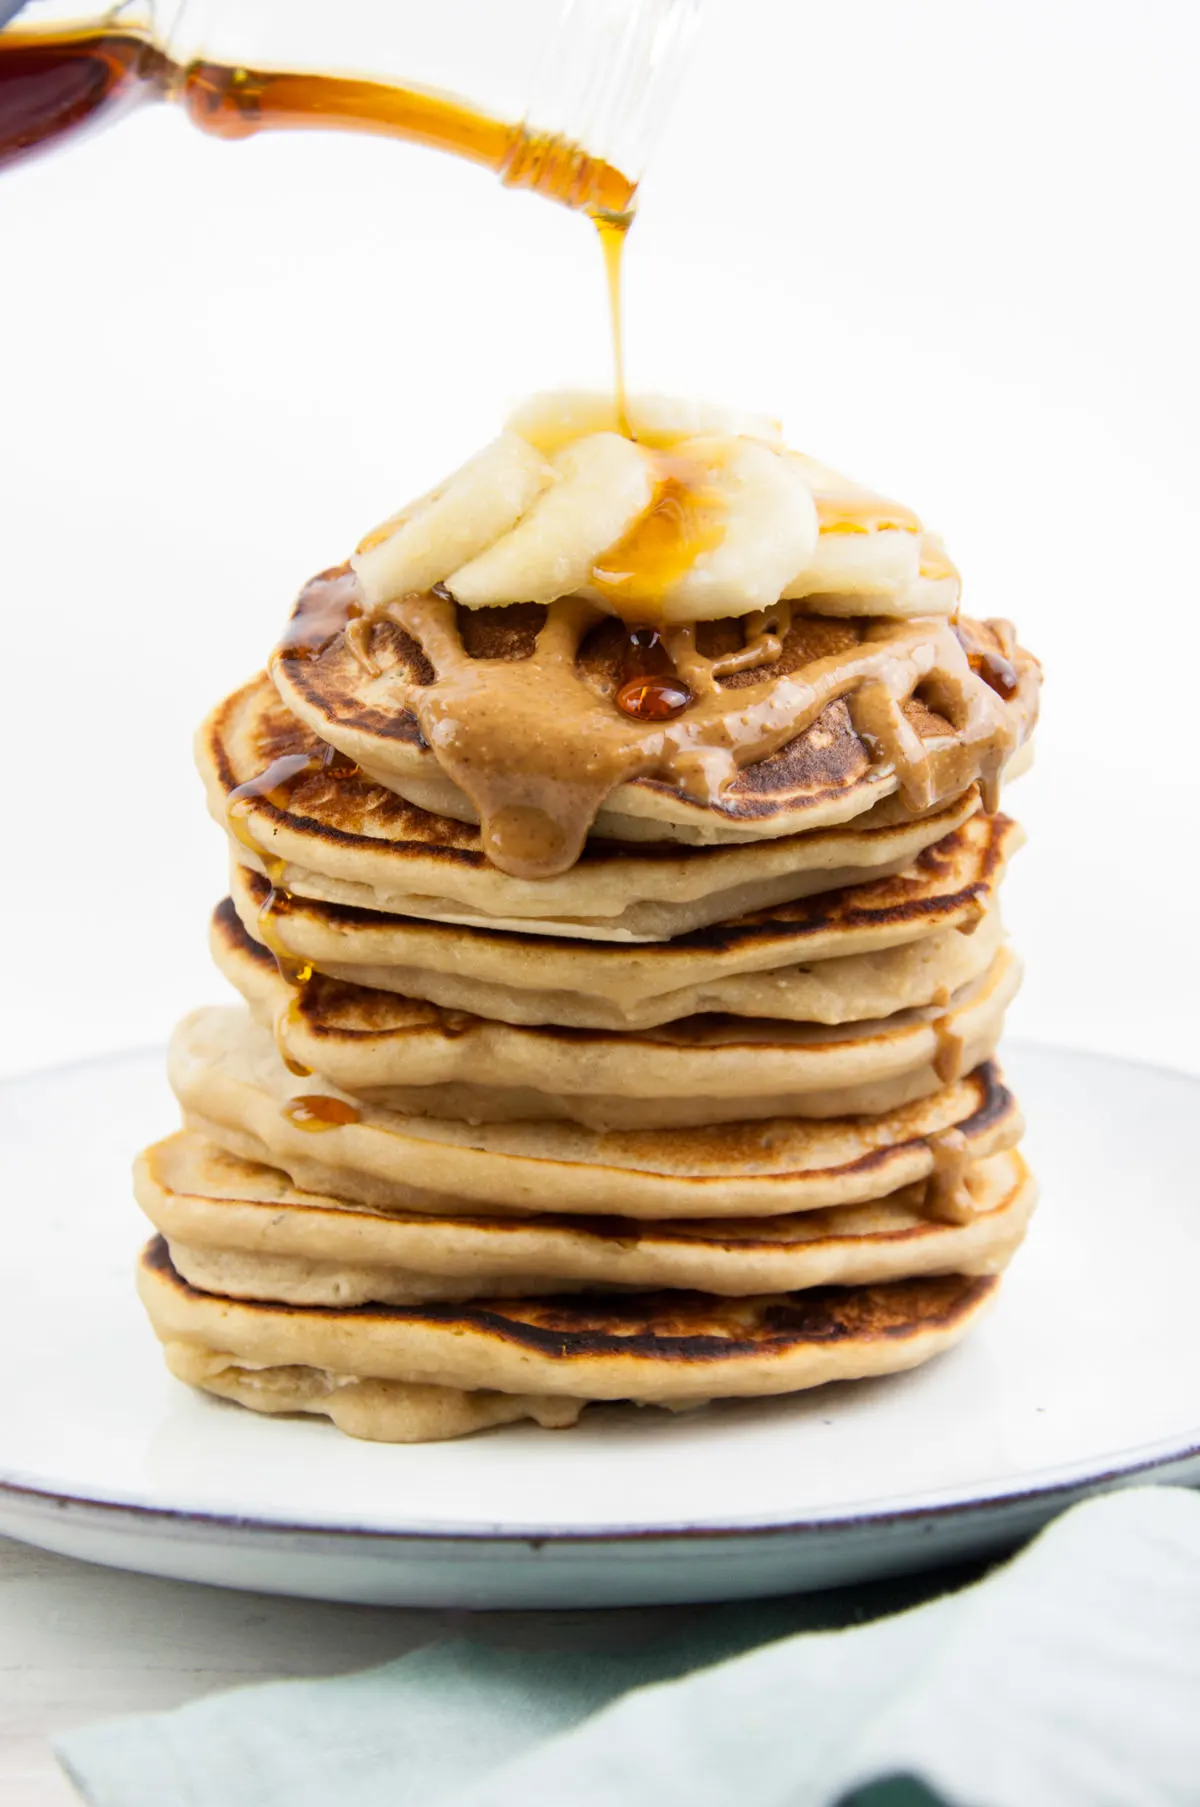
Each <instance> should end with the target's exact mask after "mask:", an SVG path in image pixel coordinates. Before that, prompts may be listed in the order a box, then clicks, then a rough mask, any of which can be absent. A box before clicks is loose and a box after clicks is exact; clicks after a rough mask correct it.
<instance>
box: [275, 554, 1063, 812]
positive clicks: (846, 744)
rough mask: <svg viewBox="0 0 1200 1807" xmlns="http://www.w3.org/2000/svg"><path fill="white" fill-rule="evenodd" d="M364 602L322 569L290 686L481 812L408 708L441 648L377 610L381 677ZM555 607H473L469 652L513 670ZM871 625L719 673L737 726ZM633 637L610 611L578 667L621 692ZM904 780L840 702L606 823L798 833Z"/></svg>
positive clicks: (935, 720)
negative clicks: (728, 770) (771, 745)
mask: <svg viewBox="0 0 1200 1807" xmlns="http://www.w3.org/2000/svg"><path fill="white" fill-rule="evenodd" d="M356 598H357V588H356V584H355V580H354V577H353V575H352V574H351V573H350V572H349V571H348V570H347V569H345V568H339V569H337V570H333V571H328V572H323V573H322V574H321V575H320V576H319V577H316V578H314V579H313V580H312V582H311V583H309V584H308V585H307V586H306V587H305V589H304V590H303V591H302V592H301V594H300V597H299V599H298V601H297V603H296V607H295V610H294V612H293V616H292V620H291V623H290V625H289V628H288V632H287V634H286V635H285V638H284V641H283V643H282V645H281V647H280V648H279V651H278V652H277V653H276V655H275V657H274V658H273V660H272V666H271V671H272V676H273V678H274V680H275V683H276V685H277V687H278V689H279V693H280V695H281V697H282V698H283V700H284V702H285V703H286V704H287V706H288V708H289V709H290V710H291V711H292V712H293V713H294V714H295V715H296V716H297V717H298V718H299V719H300V720H301V721H303V722H305V723H306V724H307V725H308V726H309V727H310V728H311V729H312V730H313V731H314V733H316V734H318V735H319V736H320V737H321V738H322V739H323V740H325V741H327V742H328V743H329V744H330V745H331V746H335V747H337V748H338V749H339V750H340V751H342V752H343V753H345V754H346V756H347V757H348V758H349V759H352V760H353V761H354V762H355V763H356V764H357V765H359V766H361V767H362V769H363V771H364V772H366V773H368V774H369V775H370V776H372V777H373V778H375V779H377V780H378V781H379V782H380V783H381V784H384V785H386V786H388V787H389V788H390V789H392V790H394V791H396V792H397V793H398V794H399V795H401V796H404V797H406V798H407V799H409V800H410V801H411V802H414V803H416V804H419V805H420V806H421V807H422V808H424V809H428V810H431V811H433V812H435V813H436V814H438V815H441V816H450V817H454V818H455V819H456V820H459V821H464V822H473V821H475V820H477V813H476V811H475V809H474V806H473V805H472V803H471V802H470V800H469V799H468V797H467V796H466V794H465V792H464V791H463V790H462V789H460V788H459V786H458V785H457V784H456V783H454V782H453V781H452V780H451V779H450V778H449V777H448V776H447V775H446V773H445V772H444V771H443V770H442V768H441V767H440V765H439V764H438V761H437V759H436V757H435V756H434V754H433V753H432V752H431V750H430V748H429V747H428V745H427V744H426V742H425V740H424V738H423V736H422V733H421V730H420V728H419V726H418V723H417V719H416V716H415V714H414V713H413V711H412V709H411V708H409V707H408V706H407V704H406V698H407V696H408V695H409V693H410V692H411V691H412V690H413V688H414V687H417V688H419V687H422V686H425V685H428V684H429V683H430V682H431V681H432V679H433V677H434V675H435V674H434V671H433V668H432V667H431V665H430V663H429V660H428V658H427V657H426V655H425V653H424V652H423V651H422V649H421V647H420V646H419V645H418V644H417V642H416V641H415V640H414V639H413V638H412V637H411V636H410V635H409V634H408V633H406V632H405V631H404V630H403V629H402V628H401V627H399V626H398V625H396V624H395V623H394V622H392V621H388V620H378V621H375V622H373V623H372V624H371V626H370V628H369V630H368V632H367V634H366V636H365V642H366V644H365V651H366V653H367V656H368V658H369V659H370V661H371V662H372V664H373V665H374V666H375V667H376V668H377V671H376V672H375V673H374V674H372V672H371V671H369V670H368V669H367V668H366V667H365V666H364V664H363V663H362V662H361V660H360V658H359V656H358V654H357V653H356V651H355V650H354V647H353V646H352V645H351V644H348V643H347V636H346V634H345V631H344V629H345V626H346V623H347V622H348V621H350V620H352V619H354V617H355V616H356V615H357V613H358V601H357V600H356ZM545 615H546V612H545V610H544V609H543V608H540V607H538V606H535V605H533V604H518V605H515V606H513V607H509V608H502V609H486V608H484V609H459V610H458V611H457V622H458V632H459V636H460V638H461V641H462V645H463V647H464V649H465V651H466V653H467V654H468V655H469V657H470V658H471V659H473V660H482V661H495V662H496V663H497V664H503V665H509V664H512V663H513V662H517V661H525V660H527V659H529V657H530V655H531V653H532V652H533V650H534V647H535V645H536V643H537V639H538V635H539V633H540V632H541V629H542V626H543V624H544V621H545ZM868 631H869V624H868V623H867V622H865V621H856V620H832V619H829V618H825V617H820V616H807V615H802V614H797V615H796V616H795V617H794V619H793V620H792V621H791V623H790V626H789V627H788V629H787V633H786V636H785V637H784V639H783V642H782V649H781V652H780V655H779V657H778V659H777V660H776V661H775V662H774V663H772V664H769V665H764V666H761V667H758V668H757V669H754V670H745V671H739V672H734V673H731V674H730V675H728V676H726V677H723V678H722V679H721V680H720V681H719V688H720V692H721V694H722V696H723V697H727V698H728V712H729V719H730V723H731V725H732V724H733V723H734V721H735V720H736V718H737V717H738V715H739V712H740V711H741V710H742V708H743V707H744V704H745V701H746V693H747V690H748V688H749V687H750V686H753V687H755V689H756V690H757V689H758V688H759V687H761V686H763V685H764V684H766V685H770V684H771V683H772V682H775V681H778V682H779V683H780V685H781V686H782V684H783V683H784V681H788V682H789V684H790V683H791V682H792V681H793V680H794V679H795V677H796V676H797V675H799V676H800V677H803V675H804V673H805V671H806V669H807V668H809V667H815V666H816V664H817V662H818V661H821V660H827V659H829V658H831V657H834V656H838V655H840V654H842V653H843V652H845V653H850V652H852V651H853V650H854V649H855V648H856V647H857V646H859V645H860V643H861V642H862V641H863V640H864V637H865V635H866V634H867V633H868ZM958 631H959V634H960V637H961V639H962V641H963V644H964V647H965V649H966V651H967V653H968V656H969V657H971V659H972V661H973V663H974V662H975V661H980V660H982V661H987V660H990V659H993V658H995V657H1002V656H1003V653H1004V641H1003V640H1002V638H1001V636H1000V635H999V634H998V633H997V632H996V630H995V629H994V628H993V627H992V626H991V625H990V624H988V623H985V622H974V621H967V620H965V619H964V620H962V621H961V622H960V623H959V627H958ZM742 637H743V627H742V624H741V623H740V622H737V621H732V620H729V621H717V622H708V623H704V624H702V625H701V627H700V629H699V632H698V637H697V647H698V650H699V651H700V652H701V653H703V654H705V655H706V656H708V657H718V656H720V655H722V654H725V653H728V652H732V651H734V650H736V649H738V648H740V647H741V645H742ZM627 644H628V635H627V630H626V629H625V628H624V626H623V624H622V623H620V622H617V621H614V620H611V619H607V620H605V621H603V622H602V623H601V624H600V625H599V626H597V627H596V628H595V629H594V630H593V631H592V632H591V633H590V634H588V635H587V637H586V638H585V640H584V641H583V644H582V646H581V648H580V651H579V656H578V661H577V669H578V671H579V672H580V673H581V674H583V675H584V676H585V678H586V680H587V682H588V685H589V686H590V687H591V689H593V690H594V691H595V693H596V695H597V696H598V697H601V698H611V697H613V695H614V694H615V692H616V690H617V689H618V688H619V686H620V684H621V682H622V680H623V677H624V676H625V675H626V674H625V671H624V664H623V661H624V660H625V657H626V648H627ZM1013 665H1014V668H1015V672H1016V676H1017V681H1018V688H1017V690H1016V693H1015V694H1014V695H1013V696H1012V697H1011V698H1010V699H1009V700H1008V701H1007V702H1006V703H1005V705H1004V707H1005V710H1006V711H1007V712H1009V713H1010V714H1011V716H1012V718H1013V725H1014V729H1015V739H1016V741H1017V742H1018V743H1020V742H1023V741H1024V740H1025V739H1026V738H1027V737H1028V734H1029V732H1030V731H1031V730H1032V726H1033V722H1034V719H1035V716H1036V711H1037V697H1038V689H1039V684H1040V672H1039V669H1038V666H1037V663H1036V661H1035V660H1034V659H1033V658H1032V657H1031V656H1030V655H1029V654H1027V653H1025V652H1023V651H1021V650H1020V649H1016V652H1015V656H1014V659H1013ZM780 694H781V696H782V694H783V693H782V689H781V692H780ZM903 713H904V715H905V717H906V718H907V720H908V722H909V723H910V724H911V726H912V728H913V729H915V731H916V734H917V735H918V736H919V737H920V740H921V742H922V743H924V744H925V745H926V746H927V747H928V749H929V750H930V752H931V753H935V754H936V753H937V752H938V751H946V752H949V751H951V750H952V749H953V747H954V744H955V741H956V730H955V728H954V727H953V726H952V724H951V723H950V721H948V720H947V719H946V718H945V716H943V715H941V714H939V713H937V711H936V709H935V708H934V707H932V706H931V702H930V700H929V699H926V698H922V697H921V696H920V694H919V693H918V694H917V695H915V696H914V697H913V698H911V699H910V700H909V701H908V702H906V703H905V704H904V705H903ZM897 786H898V778H897V774H896V771H895V769H894V768H893V767H892V766H891V764H890V763H887V762H881V761H880V760H879V759H878V757H877V755H876V753H875V752H874V751H873V750H872V748H871V747H870V746H869V745H868V744H867V743H866V742H865V741H864V739H863V738H862V736H860V734H859V733H858V732H856V730H855V727H854V725H853V723H852V720H851V711H850V709H849V708H848V707H847V704H846V702H845V701H843V700H840V699H839V700H837V701H834V702H832V703H830V704H829V705H827V707H826V708H825V709H824V710H823V711H822V713H821V714H820V715H819V717H818V718H817V720H816V721H815V722H814V723H813V724H812V726H811V727H810V728H808V729H807V730H806V731H805V732H803V733H801V734H799V735H798V736H797V737H796V738H795V739H794V740H792V741H791V742H790V743H788V744H787V745H785V746H783V747H782V748H781V749H780V750H779V751H778V752H775V753H773V754H771V755H770V756H769V757H767V758H764V759H760V760H758V761H757V762H756V763H753V764H749V765H747V766H746V767H745V768H744V769H743V770H742V771H741V772H740V773H739V774H738V776H737V777H736V779H735V780H734V782H733V783H732V784H730V785H729V786H728V787H727V788H726V789H725V790H723V791H722V793H721V795H720V797H719V798H718V799H716V800H713V801H707V800H700V799H699V798H698V797H696V796H694V795H688V794H687V793H686V792H685V791H684V790H682V789H681V788H680V787H679V786H678V785H676V784H673V783H670V782H665V781H663V780H662V779H660V778H654V777H638V778H634V779H633V780H631V781H629V782H626V783H622V784H620V785H619V787H618V788H617V789H616V790H614V791H613V792H612V793H611V795H610V796H609V798H608V801H607V803H606V804H605V805H604V807H602V808H601V810H600V813H599V815H598V816H597V817H596V820H595V822H594V824H593V827H592V832H593V834H596V835H599V836H601V837H609V838H616V839H621V840H625V841H635V840H641V839H653V840H674V841H682V842H700V843H710V844H711V843H720V842H730V841H734V842H736V841H746V840H758V839H762V838H770V837H775V836H780V835H793V834H797V833H800V832H802V831H803V830H806V829H811V828H816V827H827V826H830V825H831V824H835V823H839V822H845V821H849V820H851V819H852V818H854V817H856V816H860V815H861V814H863V813H864V812H865V811H867V810H869V809H870V808H871V807H872V806H873V805H874V804H876V803H878V802H879V801H880V799H882V798H885V797H889V796H891V795H892V794H893V793H894V792H895V791H896V789H897Z"/></svg>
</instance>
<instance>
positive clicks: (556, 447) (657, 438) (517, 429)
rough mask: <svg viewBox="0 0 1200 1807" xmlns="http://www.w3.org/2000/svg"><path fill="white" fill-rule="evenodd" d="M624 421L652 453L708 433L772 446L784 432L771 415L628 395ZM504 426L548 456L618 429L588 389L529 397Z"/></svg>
mask: <svg viewBox="0 0 1200 1807" xmlns="http://www.w3.org/2000/svg"><path fill="white" fill-rule="evenodd" d="M626 416H627V419H628V422H629V425H630V427H631V429H632V431H633V434H634V437H635V438H636V439H637V441H638V443H639V444H640V445H644V446H647V447H649V448H650V449H651V450H652V451H653V450H662V449H664V448H665V447H668V446H674V445H678V444H679V442H680V441H681V440H684V439H695V438H696V437H697V436H698V435H701V434H709V433H722V434H727V435H729V436H731V437H742V438H747V439H761V440H762V441H763V442H764V443H765V444H767V445H771V446H782V444H783V427H782V426H781V424H780V422H779V421H777V420H772V418H771V417H770V415H767V414H749V413H746V412H744V411H742V410H740V409H737V408H725V407H722V406H721V405H720V404H719V403H716V402H704V401H694V400H683V399H681V398H680V397H678V396H670V395H631V396H630V397H629V398H628V400H627V403H626ZM505 424H506V427H507V430H508V431H509V432H510V433H519V434H520V435H521V437H522V439H527V440H528V441H529V443H530V444H531V445H534V446H536V447H537V449H538V451H539V452H545V453H546V454H547V455H549V454H550V453H552V452H557V451H561V449H562V448H563V446H565V445H569V444H571V442H572V441H573V440H576V439H583V438H585V437H586V436H587V435H588V434H591V433H614V432H617V431H618V430H619V427H620V421H619V419H618V415H617V404H616V399H615V397H614V396H613V395H612V394H611V392H605V391H603V390H598V391H597V390H589V389H565V390H560V391H557V392H555V393H552V394H546V395H533V396H531V397H530V398H529V400H528V401H527V402H522V403H521V406H520V407H519V408H516V409H515V410H514V411H513V413H512V414H510V415H509V417H508V420H507V422H506V423H505Z"/></svg>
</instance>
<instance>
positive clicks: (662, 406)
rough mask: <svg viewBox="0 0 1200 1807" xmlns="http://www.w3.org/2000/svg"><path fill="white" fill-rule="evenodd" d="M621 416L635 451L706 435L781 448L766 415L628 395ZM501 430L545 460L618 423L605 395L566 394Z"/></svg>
mask: <svg viewBox="0 0 1200 1807" xmlns="http://www.w3.org/2000/svg"><path fill="white" fill-rule="evenodd" d="M626 412H627V416H628V420H629V425H630V427H631V428H632V429H633V433H634V437H635V438H636V439H637V441H638V443H639V445H644V446H647V447H649V448H650V449H651V450H662V449H664V448H665V447H668V446H675V445H678V444H679V442H680V441H681V440H684V439H695V438H696V437H697V436H698V435H700V434H709V433H722V434H727V435H729V436H730V437H742V438H746V439H761V440H762V441H763V442H764V443H765V444H767V445H771V446H781V445H782V444H783V427H782V426H781V424H780V423H779V421H777V420H772V419H771V417H770V416H769V415H767V414H749V413H744V412H743V411H741V410H740V409H737V408H725V407H721V406H720V405H719V404H718V403H715V402H702V401H691V400H681V399H680V398H679V397H678V396H670V395H631V396H630V397H629V398H628V402H627V404H626ZM505 424H506V427H507V430H508V431H509V432H510V433H519V434H520V435H521V437H522V439H527V440H528V441H529V443H530V444H531V445H534V446H536V447H537V449H538V451H539V452H545V453H546V454H547V455H549V454H550V453H552V452H557V451H561V449H562V448H563V446H565V445H569V444H571V442H572V441H573V440H576V439H583V438H585V437H586V436H587V435H588V434H591V433H614V432H616V431H618V429H619V424H620V423H619V421H618V418H617V404H616V400H615V398H614V397H613V396H612V395H611V394H610V393H605V392H604V391H602V390H601V391H593V390H588V389H565V390H561V391H558V392H556V393H552V394H546V395H534V396H531V397H530V398H529V400H528V401H527V402H522V403H521V406H520V407H519V408H517V409H515V410H514V412H513V413H512V414H510V415H509V417H508V420H507V422H506V423H505ZM773 600H774V599H773Z"/></svg>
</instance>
